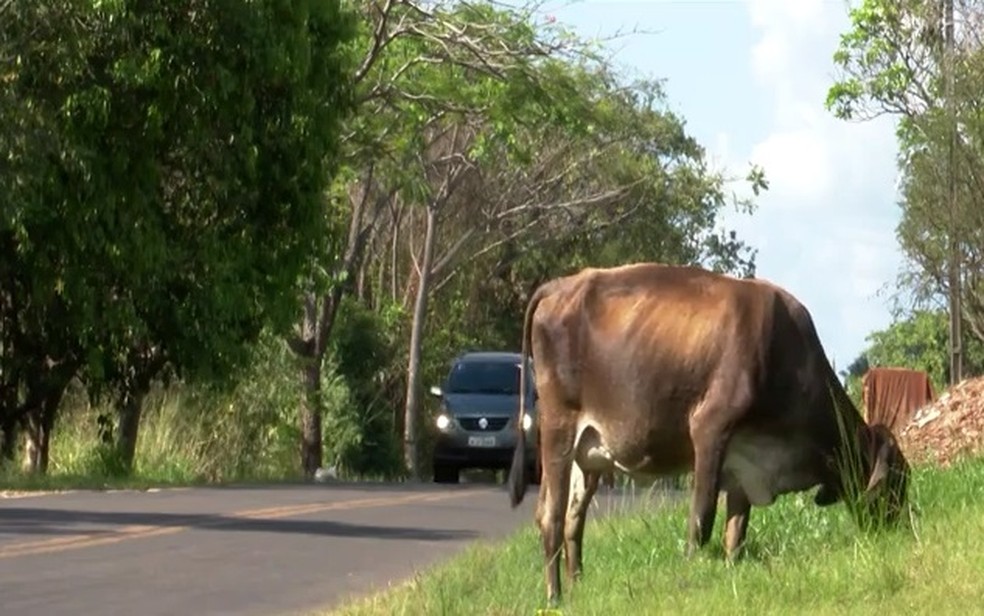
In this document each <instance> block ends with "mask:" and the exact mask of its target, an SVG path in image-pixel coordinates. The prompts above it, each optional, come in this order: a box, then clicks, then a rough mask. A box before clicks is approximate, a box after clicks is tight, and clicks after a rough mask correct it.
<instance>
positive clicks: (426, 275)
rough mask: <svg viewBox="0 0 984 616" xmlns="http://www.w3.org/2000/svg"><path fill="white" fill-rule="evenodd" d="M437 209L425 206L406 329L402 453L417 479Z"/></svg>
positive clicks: (409, 469)
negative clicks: (422, 362)
mask: <svg viewBox="0 0 984 616" xmlns="http://www.w3.org/2000/svg"><path fill="white" fill-rule="evenodd" d="M436 222H437V210H436V209H435V208H434V207H428V208H427V226H426V228H425V231H424V254H423V257H422V258H421V262H420V276H419V281H418V283H417V296H416V300H415V301H414V306H413V325H412V326H411V329H410V359H409V362H408V366H407V400H406V410H405V413H404V416H405V417H404V423H403V446H404V449H403V455H404V460H405V462H406V465H407V470H408V471H409V473H410V476H411V477H412V478H414V479H418V480H419V479H420V478H421V477H420V460H419V456H418V453H419V452H418V451H417V431H418V425H419V421H418V419H419V416H420V392H419V391H418V390H419V388H420V374H419V371H420V349H421V344H422V336H423V333H424V324H425V321H426V318H427V285H428V283H429V282H430V274H431V272H430V268H431V261H432V260H433V252H434V231H435V229H434V227H435V225H436Z"/></svg>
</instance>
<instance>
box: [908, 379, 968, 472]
mask: <svg viewBox="0 0 984 616" xmlns="http://www.w3.org/2000/svg"><path fill="white" fill-rule="evenodd" d="M899 437H900V440H901V442H902V449H903V450H904V451H905V454H906V456H907V457H908V458H910V459H911V460H912V461H914V462H935V463H936V464H939V465H941V466H948V465H949V464H950V463H951V462H953V461H955V460H956V459H957V458H959V457H961V456H963V455H966V454H975V453H978V452H981V451H984V377H977V378H973V379H967V380H964V381H961V382H960V383H957V384H956V385H955V386H954V387H951V388H950V389H948V390H946V391H945V392H944V393H943V394H941V395H940V397H939V398H937V399H936V401H935V402H932V403H931V404H928V405H926V406H924V407H922V408H920V409H919V410H918V411H916V412H915V414H914V415H913V416H912V420H911V421H910V422H909V424H908V425H907V426H906V427H905V428H903V429H902V431H901V433H900V434H899Z"/></svg>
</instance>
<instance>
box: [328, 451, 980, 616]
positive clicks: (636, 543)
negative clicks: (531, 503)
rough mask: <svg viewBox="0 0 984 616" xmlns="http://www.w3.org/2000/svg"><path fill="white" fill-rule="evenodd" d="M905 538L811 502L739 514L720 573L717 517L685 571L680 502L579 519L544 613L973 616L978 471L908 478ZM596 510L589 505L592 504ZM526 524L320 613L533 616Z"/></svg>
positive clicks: (532, 532)
mask: <svg viewBox="0 0 984 616" xmlns="http://www.w3.org/2000/svg"><path fill="white" fill-rule="evenodd" d="M911 496H912V511H911V515H910V524H909V527H908V528H899V529H894V530H882V531H873V532H871V533H865V532H863V531H861V530H859V529H858V527H857V526H856V525H855V524H854V522H853V521H852V519H851V518H850V517H849V515H848V513H847V510H846V508H845V507H844V506H843V505H836V506H833V507H830V508H827V509H821V508H819V507H817V506H815V505H814V504H813V502H812V494H801V495H789V496H786V497H782V498H781V499H780V500H779V501H777V503H776V504H774V505H773V506H771V507H768V508H754V509H753V510H752V518H751V526H750V528H749V535H748V544H747V551H746V557H745V560H743V561H742V562H740V563H738V564H736V565H735V566H729V565H727V564H725V562H724V560H723V549H722V546H721V536H722V533H723V515H722V512H721V509H719V511H718V516H717V527H716V530H715V535H714V539H712V541H711V543H709V544H708V546H707V549H706V550H705V551H704V552H703V553H702V554H700V555H699V556H698V557H696V558H695V559H694V560H693V561H688V560H687V559H686V558H685V557H684V555H683V553H684V536H685V528H686V515H687V509H686V503H678V504H670V505H665V506H661V507H657V506H642V507H635V508H633V509H632V510H630V511H627V512H625V513H613V514H607V515H605V516H604V517H597V514H596V511H597V507H595V509H594V511H592V513H591V514H589V516H592V515H594V516H596V517H594V518H592V517H589V519H588V523H587V526H586V529H585V538H584V568H585V572H584V578H583V579H582V580H580V581H579V582H577V583H576V584H575V585H574V586H573V587H571V586H570V585H569V584H567V585H565V586H564V593H565V594H564V598H563V599H562V603H561V605H560V606H559V607H558V608H557V609H556V610H553V611H549V610H545V611H544V612H543V613H546V614H551V613H553V614H558V615H560V614H564V615H571V616H573V615H581V614H634V613H643V614H669V613H675V612H677V611H687V612H694V613H700V614H736V613H738V614H790V613H808V614H842V613H844V612H845V611H846V612H849V613H851V614H884V613H895V612H899V613H904V612H905V613H917V614H922V613H941V614H951V613H960V612H967V613H970V612H973V611H975V610H976V609H977V606H978V605H979V602H980V596H981V593H982V592H984V580H982V579H981V576H980V571H981V568H982V567H984V554H982V552H981V551H980V549H979V548H978V544H977V541H976V537H979V536H981V534H982V533H984V458H974V459H966V460H964V461H962V462H960V463H958V464H956V465H954V466H952V467H950V468H948V469H946V470H943V469H939V468H933V467H926V466H922V467H917V468H916V469H915V470H914V474H913V483H912V494H911ZM596 502H597V501H596ZM542 565H543V555H542V550H541V547H540V538H539V533H538V531H536V529H535V527H534V524H533V522H532V519H531V520H530V524H529V526H528V527H526V528H525V529H523V530H522V531H521V532H518V533H517V534H516V535H515V536H513V537H511V538H510V539H509V540H508V541H506V542H505V543H504V544H502V545H495V544H481V545H476V546H473V547H471V548H469V549H468V550H467V551H466V552H464V553H463V554H462V555H460V556H458V557H457V558H455V559H454V560H452V561H451V562H449V563H447V564H444V565H441V566H439V567H437V568H435V569H432V570H428V571H426V572H422V573H420V574H419V575H417V576H416V577H415V578H414V579H412V580H411V581H409V582H408V583H406V584H405V585H402V586H399V587H397V588H394V589H393V590H391V591H389V592H384V593H381V594H379V595H375V596H372V597H370V598H368V599H363V600H360V601H357V602H354V603H352V604H350V605H348V606H346V607H344V608H342V609H339V610H337V611H332V612H330V613H331V614H337V615H339V616H341V615H345V616H356V615H363V614H364V615H369V614H408V615H409V614H435V615H440V614H476V615H477V614H489V615H491V614H495V615H497V616H505V615H508V614H516V615H519V614H534V613H536V611H537V610H538V609H543V608H544V606H545V604H546V602H545V596H544V585H543V584H544V583H543V573H542Z"/></svg>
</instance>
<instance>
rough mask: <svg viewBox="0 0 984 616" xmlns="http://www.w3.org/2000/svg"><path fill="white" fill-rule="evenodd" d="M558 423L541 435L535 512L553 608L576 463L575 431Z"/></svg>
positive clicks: (547, 426) (557, 594)
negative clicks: (572, 472) (539, 472)
mask: <svg viewBox="0 0 984 616" xmlns="http://www.w3.org/2000/svg"><path fill="white" fill-rule="evenodd" d="M541 409H542V407H541ZM542 412H543V411H542V410H541V413H542ZM558 423H560V424H561V425H549V424H548V422H544V429H543V431H542V432H541V433H540V451H541V456H542V458H541V459H542V466H543V475H542V479H541V482H540V498H539V501H538V502H537V508H536V519H537V523H538V524H539V526H540V536H541V538H542V540H543V553H544V556H545V557H546V571H545V576H546V586H547V601H548V603H550V604H551V605H556V604H557V603H558V602H559V601H560V552H561V549H562V548H563V545H564V520H565V518H566V515H567V499H568V492H569V489H570V476H571V466H572V465H573V463H574V456H573V451H572V450H573V444H574V430H573V427H570V426H566V425H563V423H561V422H558Z"/></svg>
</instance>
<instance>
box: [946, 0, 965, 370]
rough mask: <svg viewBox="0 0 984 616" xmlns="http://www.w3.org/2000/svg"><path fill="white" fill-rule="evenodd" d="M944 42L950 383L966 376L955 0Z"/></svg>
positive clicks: (948, 9)
mask: <svg viewBox="0 0 984 616" xmlns="http://www.w3.org/2000/svg"><path fill="white" fill-rule="evenodd" d="M943 20H944V23H943V41H944V42H943V44H944V45H945V49H944V56H943V66H944V69H943V70H944V71H945V72H946V74H945V75H944V77H945V80H946V110H947V124H948V125H949V130H948V132H949V140H948V141H949V143H948V144H947V164H946V184H947V186H946V189H947V210H948V213H949V223H950V224H949V233H948V234H947V236H948V237H947V242H948V244H949V250H948V252H949V259H948V261H949V263H948V264H947V286H948V287H949V289H948V290H949V304H950V384H951V385H955V384H956V383H958V382H960V381H961V380H962V379H963V344H962V339H963V319H962V311H963V308H962V305H961V304H962V303H961V295H962V293H961V284H960V283H961V275H960V266H961V259H960V242H959V240H958V238H957V228H958V225H957V212H956V209H957V204H956V185H955V178H954V162H955V158H956V157H955V153H956V152H955V150H956V140H957V118H956V113H955V111H954V100H953V72H954V68H953V56H954V49H953V48H954V41H953V25H954V24H953V0H943Z"/></svg>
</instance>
